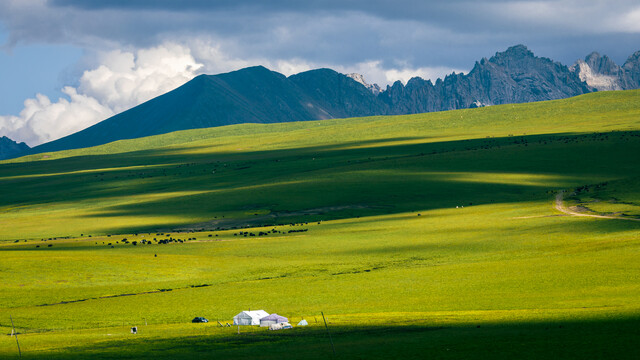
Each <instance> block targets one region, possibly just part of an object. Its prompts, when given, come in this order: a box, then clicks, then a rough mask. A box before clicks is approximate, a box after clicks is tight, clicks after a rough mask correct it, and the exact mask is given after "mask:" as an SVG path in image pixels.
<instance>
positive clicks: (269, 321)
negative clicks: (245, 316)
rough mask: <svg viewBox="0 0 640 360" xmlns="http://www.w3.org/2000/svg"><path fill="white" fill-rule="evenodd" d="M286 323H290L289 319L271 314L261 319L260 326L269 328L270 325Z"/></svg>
mask: <svg viewBox="0 0 640 360" xmlns="http://www.w3.org/2000/svg"><path fill="white" fill-rule="evenodd" d="M285 322H289V319H287V318H286V317H284V316H280V315H278V314H271V315H269V316H265V317H263V318H262V319H260V326H261V327H263V326H269V325H273V324H278V323H285Z"/></svg>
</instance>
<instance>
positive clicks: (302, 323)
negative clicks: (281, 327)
mask: <svg viewBox="0 0 640 360" xmlns="http://www.w3.org/2000/svg"><path fill="white" fill-rule="evenodd" d="M307 325H309V323H308V322H307V320H305V319H302V320H300V322H299V323H298V326H307Z"/></svg>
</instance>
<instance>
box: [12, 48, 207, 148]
mask: <svg viewBox="0 0 640 360" xmlns="http://www.w3.org/2000/svg"><path fill="white" fill-rule="evenodd" d="M98 58H99V61H100V63H101V64H100V65H99V66H98V67H96V68H95V69H92V70H87V71H85V72H84V73H83V75H82V77H81V78H80V85H79V86H78V87H77V88H74V87H70V86H67V87H65V88H64V89H63V90H62V92H63V93H64V94H65V95H67V96H68V99H67V98H60V99H58V100H57V101H56V102H52V101H51V100H50V99H49V98H48V97H46V96H44V95H42V94H38V95H36V97H35V98H34V99H27V100H26V101H25V102H24V109H23V110H22V111H21V112H20V115H19V116H13V115H9V116H0V133H1V134H3V135H6V136H8V137H10V138H12V139H14V140H16V141H24V142H26V143H27V144H28V145H30V146H35V145H39V144H41V143H44V142H47V141H51V140H55V139H58V138H60V137H63V136H66V135H69V134H72V133H74V132H77V131H80V130H82V129H84V128H86V127H89V126H91V125H94V124H96V123H97V122H99V121H102V120H104V119H106V118H108V117H110V116H112V115H114V114H116V113H119V112H121V111H124V110H127V109H129V108H131V107H133V106H136V105H138V104H140V103H142V102H145V101H147V100H149V99H152V98H154V97H156V96H158V95H161V94H163V93H166V92H167V91H170V90H172V89H174V88H176V87H178V86H180V85H182V84H184V83H185V82H187V81H189V80H191V79H192V78H193V77H194V76H196V75H197V72H198V71H199V70H200V69H201V68H202V66H203V65H202V64H199V63H197V62H196V61H195V59H194V58H193V56H192V55H191V53H190V49H189V48H186V47H184V46H181V45H176V44H174V43H166V44H163V45H161V46H156V47H153V48H148V49H140V50H138V51H136V52H135V53H134V52H123V51H120V50H116V51H111V52H106V53H102V54H100V55H99V56H98Z"/></svg>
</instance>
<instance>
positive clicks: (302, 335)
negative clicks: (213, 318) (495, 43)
mask: <svg viewBox="0 0 640 360" xmlns="http://www.w3.org/2000/svg"><path fill="white" fill-rule="evenodd" d="M404 316H406V317H405V318H403V319H393V320H391V321H390V322H389V323H388V324H387V325H356V324H354V325H336V324H332V323H331V321H330V322H329V329H330V331H331V338H332V341H333V344H334V346H335V353H336V356H335V357H336V358H338V359H353V358H396V357H398V355H399V354H401V356H402V358H405V359H424V358H425V356H427V355H428V356H429V357H430V358H444V359H460V358H464V359H487V358H492V359H513V358H519V359H543V358H603V359H604V358H608V359H623V358H633V357H635V356H636V355H637V354H638V350H637V346H636V342H637V341H636V340H637V336H638V330H637V329H638V327H639V325H640V318H639V317H638V316H626V317H625V316H622V315H620V316H617V317H610V318H604V319H589V320H583V319H565V320H550V321H541V320H539V321H522V322H487V320H477V321H475V322H468V323H463V324H453V325H451V324H444V325H439V323H438V321H437V319H436V321H435V322H434V323H432V324H430V323H429V321H428V320H425V319H416V318H413V317H411V316H410V314H405V315H404ZM330 319H331V316H330ZM311 324H312V326H309V327H306V328H302V327H295V328H294V329H292V330H286V331H267V330H264V329H250V330H248V329H247V330H244V331H243V329H241V332H240V334H236V329H235V328H214V329H209V330H206V331H205V330H203V331H202V335H191V336H181V335H179V334H177V333H174V334H171V335H168V334H165V335H164V336H167V337H165V338H156V339H154V338H153V337H146V336H144V331H142V332H141V334H142V335H137V338H132V339H126V340H111V341H101V342H100V343H99V344H91V345H82V346H69V347H67V348H65V349H60V350H57V351H56V352H55V354H50V353H47V354H43V355H42V356H38V355H36V356H35V357H36V358H50V359H58V358H60V359H62V358H64V359H74V358H78V359H80V358H86V357H87V356H88V355H89V354H90V356H91V357H92V358H94V359H112V358H121V357H126V358H147V357H148V356H149V355H150V354H153V357H154V358H155V359H158V360H160V359H192V358H194V357H203V356H206V357H222V358H233V359H245V358H246V359H250V358H256V357H260V358H263V359H281V358H283V357H290V356H291V354H295V357H296V358H300V359H326V358H330V357H332V354H333V350H332V345H331V342H330V340H329V337H328V336H327V332H326V330H325V329H324V327H323V326H321V325H322V324H314V323H311ZM440 324H442V323H440ZM143 330H144V329H143ZM25 351H26V349H25Z"/></svg>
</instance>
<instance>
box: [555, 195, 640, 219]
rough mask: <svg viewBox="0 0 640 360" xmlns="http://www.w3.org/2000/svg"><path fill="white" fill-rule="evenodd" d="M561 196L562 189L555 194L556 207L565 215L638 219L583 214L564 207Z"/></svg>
mask: <svg viewBox="0 0 640 360" xmlns="http://www.w3.org/2000/svg"><path fill="white" fill-rule="evenodd" d="M563 197H564V191H560V192H558V194H557V195H556V206H555V207H556V209H557V210H558V211H560V212H563V213H565V214H567V215H572V216H584V217H594V218H600V219H615V220H630V221H640V219H632V218H624V217H617V216H607V215H593V214H583V213H579V212H576V211H573V210H571V209H570V208H568V207H566V206H565V205H564V201H563Z"/></svg>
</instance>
